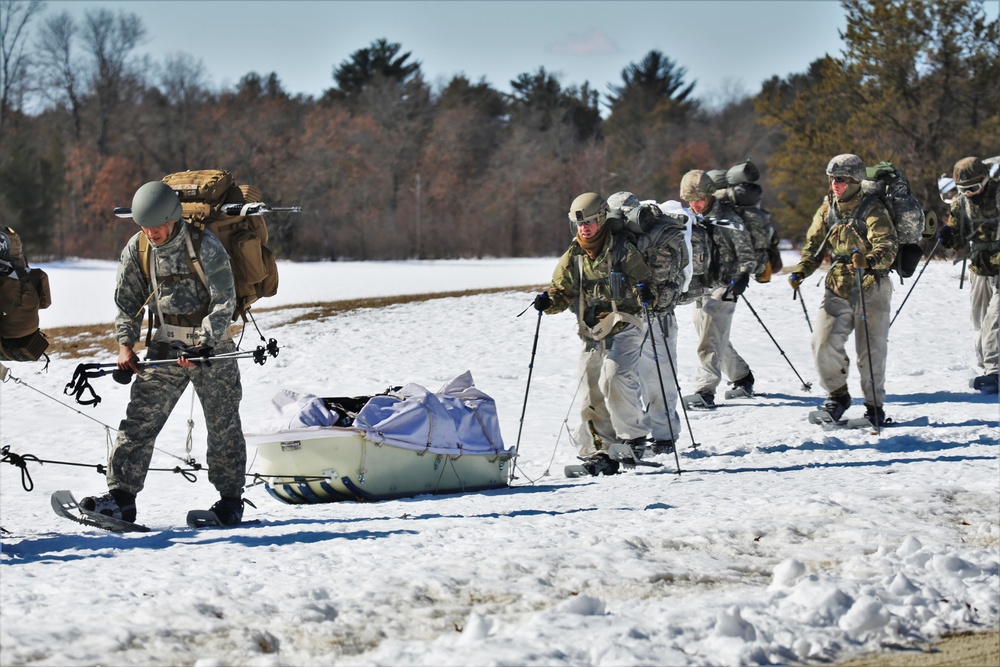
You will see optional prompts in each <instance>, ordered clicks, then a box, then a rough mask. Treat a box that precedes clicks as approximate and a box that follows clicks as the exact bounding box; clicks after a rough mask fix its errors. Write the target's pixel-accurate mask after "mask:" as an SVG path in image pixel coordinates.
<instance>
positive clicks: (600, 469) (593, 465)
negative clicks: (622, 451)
mask: <svg viewBox="0 0 1000 667" xmlns="http://www.w3.org/2000/svg"><path fill="white" fill-rule="evenodd" d="M583 467H584V468H585V469H586V470H587V472H589V473H590V474H591V475H593V476H594V477H597V476H598V475H601V474H604V475H617V474H618V469H619V468H620V467H621V466H620V464H619V463H618V461H612V460H611V457H609V456H608V455H607V454H604V453H603V452H602V453H600V454H597V455H596V456H593V457H591V458H590V459H588V460H587V461H586V462H584V464H583Z"/></svg>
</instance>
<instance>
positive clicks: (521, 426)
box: [511, 310, 542, 474]
mask: <svg viewBox="0 0 1000 667" xmlns="http://www.w3.org/2000/svg"><path fill="white" fill-rule="evenodd" d="M522 314H523V313H522ZM518 317H520V315H518ZM541 328H542V311H540V310H539V311H538V321H537V322H536V323H535V339H534V340H533V341H532V343H531V360H530V361H529V362H528V382H527V384H526V385H525V387H524V404H523V405H522V406H521V420H520V421H519V422H518V425H517V442H515V443H514V461H517V453H518V451H519V449H520V447H521V431H522V430H523V429H524V414H525V413H526V412H527V410H528V390H529V389H530V388H531V372H532V371H533V370H534V368H535V352H536V351H537V350H538V332H539V331H540V330H541ZM511 474H513V467H511Z"/></svg>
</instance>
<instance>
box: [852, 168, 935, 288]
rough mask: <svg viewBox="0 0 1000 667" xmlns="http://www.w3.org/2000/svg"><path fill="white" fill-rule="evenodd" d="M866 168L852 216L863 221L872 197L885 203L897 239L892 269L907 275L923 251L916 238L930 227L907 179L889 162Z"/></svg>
mask: <svg viewBox="0 0 1000 667" xmlns="http://www.w3.org/2000/svg"><path fill="white" fill-rule="evenodd" d="M866 172H867V176H868V178H867V179H865V180H864V181H862V182H861V192H862V194H863V195H864V197H865V199H863V200H862V201H861V204H860V205H859V206H858V208H857V213H856V215H855V220H856V221H858V222H859V223H860V221H863V220H864V219H865V215H866V214H867V212H868V209H869V207H870V206H871V205H872V204H874V203H875V202H876V201H879V202H881V203H882V205H883V206H885V208H886V210H887V211H888V212H889V219H890V220H892V224H893V226H894V227H895V228H896V237H897V239H898V240H899V251H898V252H897V253H896V260H895V261H894V262H893V265H892V270H893V271H895V272H896V273H898V274H899V275H900V276H901V277H903V278H909V277H910V276H912V275H913V272H914V271H916V268H917V265H918V264H919V263H920V258H921V257H923V254H924V251H923V248H921V247H920V245H919V242H920V239H921V238H922V237H923V236H930V235H932V234H933V233H934V230H933V229H931V228H929V227H928V226H927V225H926V218H925V217H924V210H923V208H921V206H920V202H918V201H917V199H916V197H914V196H913V193H912V192H911V191H910V181H909V180H907V178H906V176H904V175H903V174H902V172H900V171H899V169H897V168H896V167H894V166H893V164H892V163H891V162H887V161H883V162H879V163H878V164H876V165H875V166H874V167H867V168H866ZM932 226H933V225H932Z"/></svg>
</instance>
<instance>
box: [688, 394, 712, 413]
mask: <svg viewBox="0 0 1000 667" xmlns="http://www.w3.org/2000/svg"><path fill="white" fill-rule="evenodd" d="M682 400H683V401H684V405H685V406H687V408H688V409H689V410H712V409H713V408H715V394H710V393H708V392H705V393H697V394H689V395H687V396H685V397H684V398H683V399H682Z"/></svg>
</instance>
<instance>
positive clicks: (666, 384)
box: [608, 192, 690, 454]
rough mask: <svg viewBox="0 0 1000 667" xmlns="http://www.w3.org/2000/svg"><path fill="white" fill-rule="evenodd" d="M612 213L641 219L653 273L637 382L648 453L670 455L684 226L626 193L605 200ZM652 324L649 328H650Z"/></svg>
mask: <svg viewBox="0 0 1000 667" xmlns="http://www.w3.org/2000/svg"><path fill="white" fill-rule="evenodd" d="M608 206H609V208H610V210H611V211H620V212H621V214H622V215H625V216H635V217H636V218H640V217H641V222H639V226H640V228H641V229H642V230H643V233H641V234H638V235H637V237H636V239H635V243H636V248H638V250H639V252H641V253H642V257H643V260H644V261H645V262H646V266H648V267H649V270H650V271H651V272H652V277H651V278H650V280H649V282H650V283H651V287H652V291H653V293H654V295H655V301H656V305H655V306H649V318H648V320H645V321H646V325H647V328H648V333H647V335H646V339H645V340H644V341H643V343H642V353H641V355H640V357H639V366H638V370H639V381H640V384H641V386H642V395H643V399H644V401H645V404H646V417H647V418H648V419H649V429H650V440H651V441H652V442H651V443H650V448H651V449H652V452H653V454H671V453H673V451H674V446H675V444H676V443H675V441H676V440H677V438H678V436H679V435H680V431H681V421H680V416H679V415H678V414H677V387H676V385H675V383H674V373H675V368H674V365H673V364H674V363H675V362H674V359H676V358H677V319H676V318H675V317H674V308H675V306H676V305H677V303H678V302H679V301H680V297H681V292H682V291H683V286H684V282H685V277H684V270H685V268H686V267H687V265H688V261H689V259H690V255H689V254H688V249H687V245H686V243H685V241H684V229H685V223H684V222H682V221H681V220H680V219H678V218H676V217H674V216H671V215H666V214H664V212H663V211H661V209H660V207H659V205H658V204H657V203H656V202H640V201H639V198H638V197H636V196H635V195H634V194H633V193H631V192H616V193H615V194H613V195H611V196H610V197H608ZM650 322H652V327H649V323H650Z"/></svg>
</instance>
